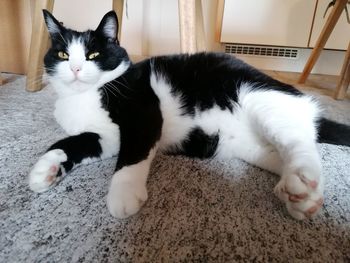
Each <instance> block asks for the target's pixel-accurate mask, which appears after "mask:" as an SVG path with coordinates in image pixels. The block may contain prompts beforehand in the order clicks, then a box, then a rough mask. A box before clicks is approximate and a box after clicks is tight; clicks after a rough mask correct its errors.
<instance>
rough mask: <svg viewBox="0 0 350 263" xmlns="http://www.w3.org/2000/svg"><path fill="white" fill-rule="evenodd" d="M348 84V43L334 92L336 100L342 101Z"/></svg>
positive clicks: (349, 62)
mask: <svg viewBox="0 0 350 263" xmlns="http://www.w3.org/2000/svg"><path fill="white" fill-rule="evenodd" d="M349 84H350V42H349V46H348V49H347V51H346V54H345V59H344V64H343V67H342V70H341V73H340V78H339V81H338V85H337V88H336V90H335V92H334V98H335V99H337V100H340V99H344V98H345V95H346V91H347V89H348V88H349Z"/></svg>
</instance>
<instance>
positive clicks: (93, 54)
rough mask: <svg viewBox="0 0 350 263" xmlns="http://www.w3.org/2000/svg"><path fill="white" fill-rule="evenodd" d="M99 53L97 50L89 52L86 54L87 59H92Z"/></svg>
mask: <svg viewBox="0 0 350 263" xmlns="http://www.w3.org/2000/svg"><path fill="white" fill-rule="evenodd" d="M99 55H100V53H99V52H93V53H91V54H90V55H89V56H88V59H94V58H96V57H97V56H99Z"/></svg>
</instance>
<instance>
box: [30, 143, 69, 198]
mask: <svg viewBox="0 0 350 263" xmlns="http://www.w3.org/2000/svg"><path fill="white" fill-rule="evenodd" d="M65 161H67V155H66V154H65V153H64V151H62V150H60V149H55V150H51V151H49V152H47V153H45V154H44V155H43V156H42V157H41V158H40V159H39V161H38V162H37V163H36V164H35V165H34V167H33V169H32V170H31V172H30V173H29V187H30V189H31V190H32V191H34V192H38V193H39V192H44V191H46V190H48V189H49V188H50V187H51V186H52V185H54V184H55V183H57V182H58V181H59V179H60V176H58V175H59V174H60V173H61V172H62V171H61V168H60V165H61V163H63V162H65Z"/></svg>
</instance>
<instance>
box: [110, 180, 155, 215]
mask: <svg viewBox="0 0 350 263" xmlns="http://www.w3.org/2000/svg"><path fill="white" fill-rule="evenodd" d="M147 198H148V195H147V189H146V186H145V185H144V184H142V183H140V182H135V181H129V182H128V181H118V180H115V181H113V180H112V183H111V186H110V189H109V192H108V195H107V207H108V210H109V212H110V213H111V215H112V216H115V217H117V218H127V217H129V216H131V215H134V214H136V213H137V212H138V211H139V210H140V208H141V207H142V205H143V204H144V203H145V202H146V200H147Z"/></svg>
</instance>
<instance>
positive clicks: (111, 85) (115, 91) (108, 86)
mask: <svg viewBox="0 0 350 263" xmlns="http://www.w3.org/2000/svg"><path fill="white" fill-rule="evenodd" d="M112 82H115V83H116V84H119V85H121V86H123V87H124V88H126V89H128V90H131V89H130V88H129V87H128V86H127V85H125V84H123V83H121V82H119V81H117V80H113V81H112ZM112 82H107V83H105V84H104V85H103V89H105V91H106V92H107V93H108V92H110V93H111V94H112V95H113V96H114V97H115V98H118V97H119V95H120V96H122V97H123V98H125V99H127V98H128V97H127V96H126V95H125V94H123V93H122V92H121V89H120V88H118V87H117V86H116V85H114V83H112Z"/></svg>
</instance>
